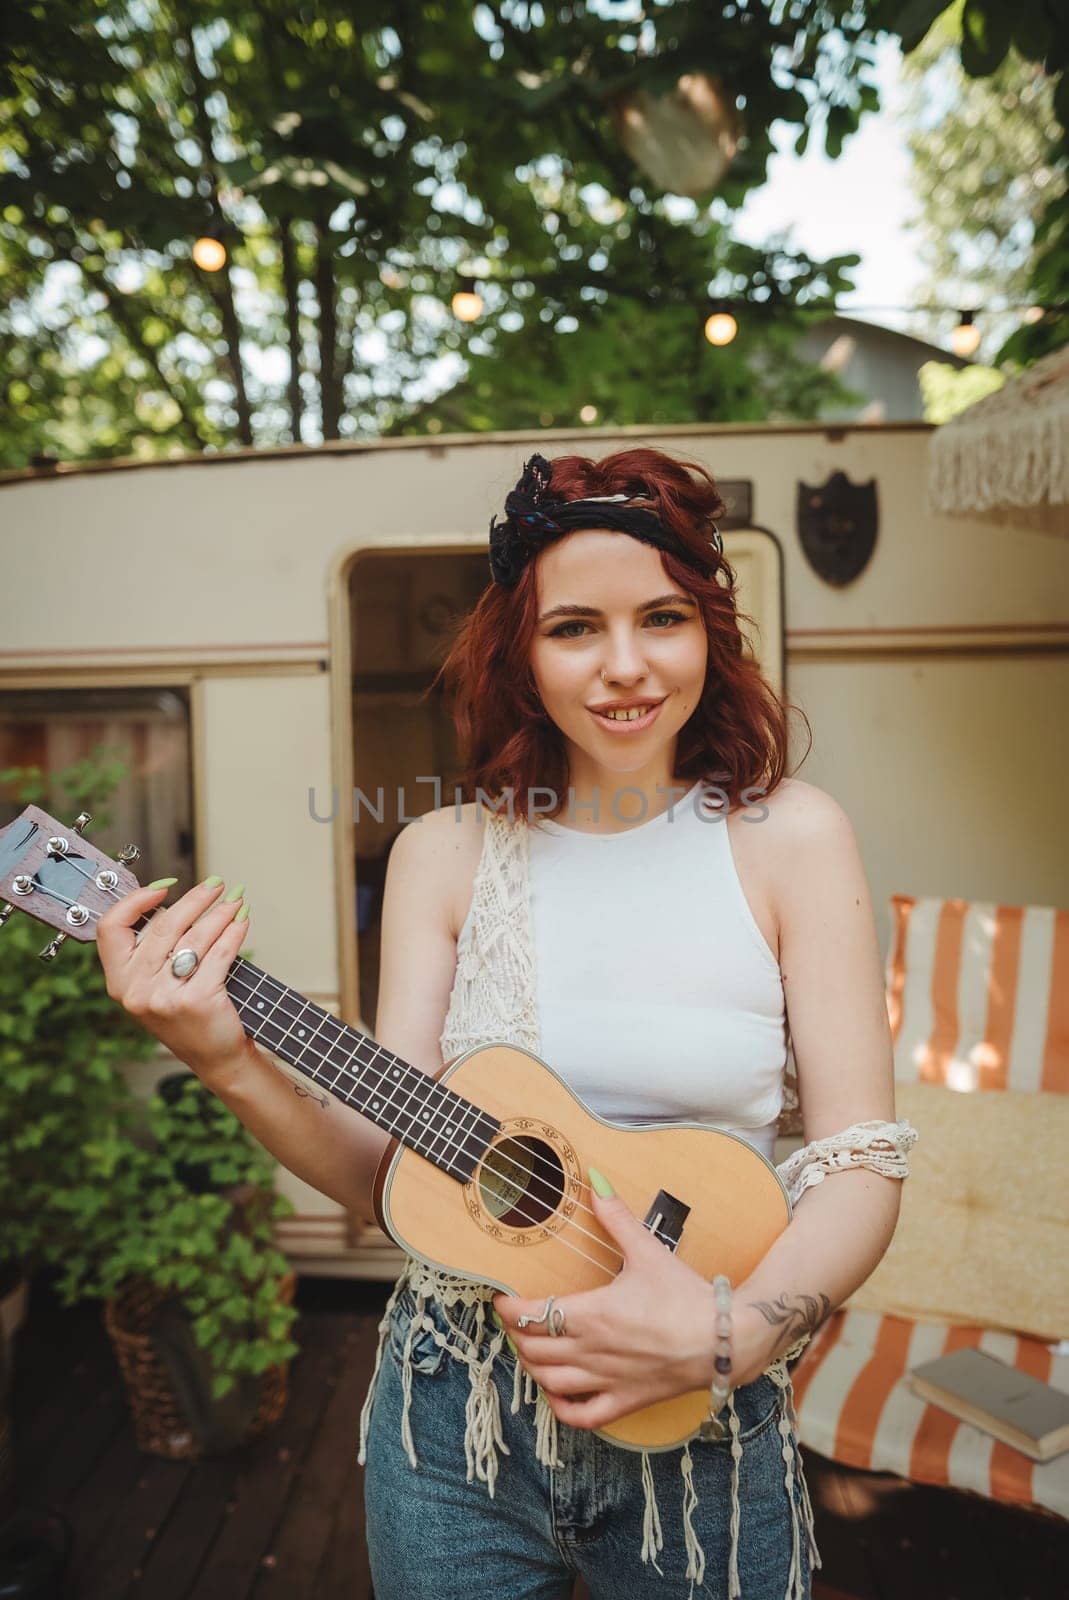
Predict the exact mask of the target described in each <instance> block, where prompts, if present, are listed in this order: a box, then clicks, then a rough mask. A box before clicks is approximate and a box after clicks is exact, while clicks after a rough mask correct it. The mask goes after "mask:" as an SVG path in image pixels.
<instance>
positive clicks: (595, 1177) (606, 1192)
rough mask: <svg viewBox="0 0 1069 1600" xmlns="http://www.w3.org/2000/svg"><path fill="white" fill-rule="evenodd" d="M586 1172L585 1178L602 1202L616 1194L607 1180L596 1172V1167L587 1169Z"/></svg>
mask: <svg viewBox="0 0 1069 1600" xmlns="http://www.w3.org/2000/svg"><path fill="white" fill-rule="evenodd" d="M586 1170H587V1176H588V1177H589V1178H590V1186H591V1188H592V1189H594V1190H595V1191H596V1192H597V1193H598V1194H600V1195H601V1198H602V1199H603V1200H607V1199H608V1198H609V1196H610V1195H614V1194H615V1193H616V1190H615V1189H614V1188H613V1186H612V1184H611V1183H610V1182H609V1180H608V1178H606V1177H604V1176H603V1175H602V1173H600V1172H599V1171H598V1169H597V1167H587V1169H586Z"/></svg>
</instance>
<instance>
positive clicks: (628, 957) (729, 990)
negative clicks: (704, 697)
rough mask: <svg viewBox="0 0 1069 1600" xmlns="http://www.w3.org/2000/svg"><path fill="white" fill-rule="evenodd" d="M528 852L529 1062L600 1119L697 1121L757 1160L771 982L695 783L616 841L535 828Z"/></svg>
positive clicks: (765, 1124) (719, 825)
mask: <svg viewBox="0 0 1069 1600" xmlns="http://www.w3.org/2000/svg"><path fill="white" fill-rule="evenodd" d="M528 840H529V855H528V860H529V869H528V870H529V892H530V912H531V930H532V939H533V945H534V969H535V995H536V1004H537V1012H538V1025H539V1038H540V1047H539V1050H538V1054H539V1055H540V1056H541V1057H542V1058H543V1060H545V1061H546V1062H548V1063H549V1065H550V1066H551V1067H553V1069H554V1070H555V1071H556V1072H558V1073H559V1074H560V1076H561V1077H562V1078H563V1079H564V1081H565V1082H566V1083H567V1084H568V1085H569V1086H570V1088H571V1089H572V1090H573V1091H574V1093H575V1094H577V1095H578V1096H579V1098H580V1099H581V1100H583V1101H584V1102H585V1103H586V1105H588V1106H589V1107H590V1109H591V1110H592V1111H595V1112H597V1113H598V1115H599V1116H602V1117H605V1118H607V1119H609V1120H611V1121H614V1122H623V1123H634V1122H680V1121H686V1122H701V1123H705V1124H707V1125H709V1126H712V1127H717V1128H724V1129H726V1130H728V1131H730V1132H733V1133H738V1134H739V1135H741V1136H742V1137H743V1138H745V1139H747V1140H749V1142H750V1143H751V1144H753V1145H754V1146H755V1147H756V1148H757V1149H758V1150H760V1151H761V1153H762V1155H764V1156H767V1157H768V1159H769V1160H772V1157H773V1151H774V1146H775V1139H776V1123H777V1118H778V1116H779V1112H780V1109H781V1106H782V1104H783V1074H784V1067H785V1064H786V1060H787V1028H786V1010H785V1005H784V997H783V980H782V977H781V974H780V970H779V963H778V962H777V960H776V957H775V955H774V954H773V952H772V950H771V949H770V947H769V945H768V942H767V940H766V939H765V936H764V934H763V933H762V932H761V930H760V928H759V927H758V926H757V923H756V921H755V920H754V916H753V913H752V912H751V910H750V907H749V904H748V902H747V900H746V897H745V895H744V893H743V889H742V885H741V883H740V881H739V876H738V872H737V870H736V867H735V858H734V855H733V852H732V848H731V843H730V840H729V838H728V830H727V826H726V823H725V821H724V819H723V816H722V814H721V811H720V809H719V802H718V800H717V797H715V796H713V795H706V794H705V792H704V785H703V783H702V782H701V781H700V780H699V782H697V783H695V784H694V786H693V787H692V788H691V789H690V791H689V792H688V793H687V794H686V795H685V796H684V797H683V798H682V799H681V800H679V801H677V802H676V803H675V805H674V806H673V807H670V808H669V810H667V811H664V812H662V813H661V814H660V815H659V816H656V817H653V818H651V819H650V820H649V821H648V822H641V823H637V824H635V825H633V826H631V827H630V828H627V829H625V830H624V831H623V832H621V833H611V834H606V833H584V832H582V831H580V830H578V829H576V828H573V827H570V826H566V825H564V824H562V823H559V822H554V821H550V820H549V819H548V818H539V819H538V820H537V821H533V822H532V825H531V826H530V828H529V829H528ZM473 909H474V908H473ZM471 922H472V910H469V912H468V916H467V917H466V919H465V921H464V925H463V927H462V928H461V930H460V936H459V940H458V956H459V954H460V952H461V951H462V950H463V948H464V946H465V944H466V941H467V939H468V935H469V932H470V929H471Z"/></svg>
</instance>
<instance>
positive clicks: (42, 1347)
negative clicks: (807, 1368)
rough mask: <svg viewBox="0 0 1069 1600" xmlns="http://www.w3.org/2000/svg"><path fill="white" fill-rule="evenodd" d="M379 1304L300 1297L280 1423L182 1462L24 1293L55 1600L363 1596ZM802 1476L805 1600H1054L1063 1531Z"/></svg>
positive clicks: (838, 1475) (1067, 1554) (87, 1332)
mask: <svg viewBox="0 0 1069 1600" xmlns="http://www.w3.org/2000/svg"><path fill="white" fill-rule="evenodd" d="M386 1292H387V1291H386V1289H385V1288H384V1287H382V1286H380V1285H365V1284H359V1283H348V1282H339V1281H334V1282H325V1281H323V1280H315V1279H305V1280H303V1281H302V1283H301V1285H300V1288H299V1291H298V1299H297V1303H298V1306H299V1307H300V1310H301V1317H300V1321H299V1322H298V1324H297V1325H296V1337H297V1339H298V1341H299V1343H300V1346H301V1354H300V1355H299V1357H298V1358H297V1359H296V1360H295V1361H294V1363H293V1366H292V1370H291V1401H290V1404H289V1406H288V1408H287V1411H286V1414H285V1416H284V1417H283V1419H282V1421H281V1422H280V1423H279V1424H278V1426H277V1427H276V1428H275V1430H274V1431H273V1432H272V1433H271V1434H270V1436H266V1437H264V1438H263V1439H261V1440H259V1441H258V1442H256V1443H255V1444H252V1445H248V1446H246V1447H245V1448H244V1449H242V1450H241V1451H239V1452H236V1453H235V1454H233V1455H230V1456H228V1457H225V1458H220V1459H217V1460H213V1461H206V1462H203V1463H200V1464H196V1465H183V1464H179V1463H175V1462H168V1461H163V1460H160V1459H157V1458H154V1457H151V1456H146V1455H141V1454H139V1453H138V1451H137V1449H136V1447H135V1444H134V1438H133V1430H132V1428H131V1426H130V1422H129V1419H128V1414H127V1410H126V1404H125V1399H124V1394H123V1390H122V1386H121V1380H120V1378H119V1373H118V1368H117V1367H116V1364H115V1361H114V1358H113V1356H112V1354H111V1347H110V1345H109V1343H108V1340H107V1337H106V1335H105V1333H104V1331H103V1328H102V1326H101V1322H100V1317H99V1313H98V1312H97V1311H95V1310H93V1309H89V1308H86V1309H82V1308H79V1309H77V1310H74V1311H62V1310H60V1309H59V1308H57V1306H56V1305H55V1302H54V1301H53V1300H52V1299H51V1297H50V1295H49V1294H48V1292H47V1290H46V1291H43V1292H42V1291H39V1290H36V1289H35V1297H34V1301H33V1305H32V1308H31V1314H30V1318H29V1321H28V1322H27V1324H26V1326H25V1327H24V1328H23V1330H22V1332H21V1333H20V1335H19V1343H18V1347H17V1352H16V1364H15V1376H14V1384H13V1391H14V1392H13V1402H14V1416H15V1464H16V1474H17V1483H18V1489H19V1500H20V1504H21V1506H22V1507H23V1508H24V1509H31V1508H32V1509H34V1510H41V1509H44V1508H49V1507H51V1508H54V1509H56V1510H58V1511H60V1512H61V1513H62V1514H63V1515H64V1516H65V1517H66V1518H67V1519H68V1520H69V1522H70V1524H71V1525H72V1528H73V1532H74V1551H73V1556H72V1561H71V1565H70V1569H69V1574H68V1581H67V1586H66V1589H65V1591H64V1600H281V1597H283V1596H284V1597H285V1600H312V1597H313V1596H314V1597H315V1600H364V1597H367V1596H370V1595H371V1585H370V1579H369V1573H368V1563H367V1554H366V1550H365V1547H364V1541H363V1517H362V1496H361V1470H360V1468H359V1467H358V1466H357V1464H356V1432H357V1418H358V1413H359V1408H360V1405H361V1402H362V1399H363V1395H364V1392H365V1389H366V1386H367V1381H368V1377H369V1374H370V1370H371V1363H372V1361H373V1357H374V1346H375V1326H376V1323H377V1321H378V1318H379V1316H380V1315H381V1307H382V1305H383V1302H384V1300H385V1296H386ZM806 1470H807V1478H808V1481H809V1486H810V1492H811V1494H812V1498H813V1505H814V1512H815V1517H816V1531H817V1543H818V1546H819V1548H820V1552H821V1555H822V1557H823V1563H824V1564H823V1568H822V1570H821V1571H820V1572H819V1573H818V1574H817V1575H816V1581H815V1587H814V1600H843V1597H847V1596H849V1597H853V1600H1054V1597H1055V1596H1060V1595H1062V1594H1064V1593H1065V1592H1066V1582H1065V1578H1066V1572H1067V1571H1069V1525H1066V1524H1061V1523H1057V1522H1054V1521H1053V1520H1051V1521H1048V1520H1047V1519H1043V1518H1039V1517H1033V1516H1031V1515H1029V1514H1028V1513H1026V1512H1019V1511H1015V1510H1012V1509H1010V1508H1004V1507H999V1506H994V1505H992V1504H990V1503H989V1502H986V1501H982V1500H980V1499H978V1498H977V1497H974V1496H969V1495H961V1494H956V1493H952V1492H948V1491H941V1490H935V1489H925V1488H915V1487H913V1486H911V1485H908V1484H904V1483H902V1481H901V1480H899V1479H897V1478H894V1477H891V1476H889V1475H887V1474H876V1473H858V1472H850V1471H844V1470H842V1469H840V1468H838V1467H835V1466H833V1465H832V1464H831V1463H830V1462H826V1461H825V1460H823V1458H821V1457H819V1456H816V1455H814V1454H813V1453H812V1452H807V1453H806ZM493 1600H508V1597H505V1596H495V1597H493ZM747 1600H750V1597H747Z"/></svg>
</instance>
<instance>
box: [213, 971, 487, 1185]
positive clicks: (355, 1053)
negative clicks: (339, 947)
mask: <svg viewBox="0 0 1069 1600" xmlns="http://www.w3.org/2000/svg"><path fill="white" fill-rule="evenodd" d="M226 988H227V993H228V994H229V995H230V998H231V999H232V1000H233V1002H234V1005H235V1007H236V1008H237V1012H238V1015H239V1016H240V1017H241V1021H242V1025H243V1026H244V1028H245V1031H246V1033H247V1034H249V1036H250V1037H251V1038H252V1039H254V1040H255V1041H256V1042H257V1043H258V1044H262V1045H264V1046H265V1047H266V1048H267V1049H268V1050H270V1051H272V1052H273V1053H274V1054H275V1055H277V1056H280V1057H281V1058H282V1060H283V1061H288V1062H289V1063H290V1065H291V1066H294V1067H296V1068H297V1070H298V1071H299V1072H302V1073H304V1075H305V1076H306V1077H307V1078H310V1079H311V1080H312V1082H314V1083H316V1084H318V1085H319V1087H320V1088H322V1089H325V1090H326V1091H327V1092H328V1093H329V1094H332V1095H334V1096H335V1097H336V1098H337V1099H339V1100H342V1101H343V1102H344V1103H345V1104H346V1105H349V1106H352V1107H353V1108H354V1109H355V1110H357V1111H359V1112H360V1113H361V1114H362V1115H363V1116H365V1117H367V1118H368V1119H369V1120H370V1121H371V1122H374V1123H375V1124H376V1126H377V1127H380V1128H384V1129H385V1130H386V1131H387V1132H388V1133H390V1134H392V1135H393V1137H394V1138H395V1139H399V1140H400V1141H401V1143H402V1144H404V1145H407V1146H408V1148H409V1149H410V1150H415V1151H416V1152H417V1153H418V1154H419V1155H421V1156H424V1157H426V1159H427V1160H428V1161H432V1162H433V1163H434V1165H435V1166H436V1167H440V1168H441V1169H442V1171H443V1172H448V1173H449V1175H450V1176H451V1177H453V1178H456V1179H457V1180H458V1181H459V1182H461V1183H467V1182H470V1180H471V1178H472V1175H473V1173H474V1171H475V1168H476V1166H477V1165H478V1163H479V1162H480V1161H481V1160H482V1158H483V1157H484V1156H485V1154H486V1151H487V1148H488V1146H489V1144H490V1142H491V1140H492V1139H493V1138H494V1137H495V1136H496V1135H497V1134H498V1133H500V1131H501V1124H500V1123H499V1122H498V1121H497V1120H496V1119H495V1118H494V1117H492V1116H490V1115H489V1113H488V1112H485V1111H482V1110H480V1108H479V1107H478V1106H476V1105H473V1104H472V1103H471V1101H470V1100H465V1099H464V1098H463V1096H462V1095H458V1094H455V1093H454V1092H453V1090H452V1089H450V1088H448V1087H447V1086H446V1085H444V1084H440V1083H438V1082H437V1081H436V1080H435V1079H434V1078H431V1077H429V1076H428V1075H427V1073H425V1072H421V1071H420V1070H419V1069H418V1068H417V1067H412V1066H409V1064H408V1062H407V1061H403V1060H402V1059H401V1057H400V1056H396V1055H394V1054H393V1053H392V1052H391V1051H389V1050H386V1049H385V1048H384V1047H383V1046H382V1045H380V1044H376V1042H375V1040H374V1039H371V1038H369V1037H368V1035H367V1034H363V1033H358V1032H357V1030H356V1029H355V1028H350V1027H349V1026H348V1025H347V1024H346V1023H344V1022H339V1021H338V1019H337V1017H333V1016H331V1014H330V1012H329V1011H324V1009H323V1007H322V1006H317V1005H315V1004H314V1003H313V1002H312V1001H311V1000H306V999H305V998H304V996H303V995H302V994H298V992H297V991H296V990H295V989H290V988H287V986H286V985H285V984H284V983H280V982H279V981H278V979H277V978H272V977H270V976H269V975H268V974H267V973H266V972H262V971H261V970H260V968H259V967H256V966H254V965H253V964H252V962H251V961H245V960H241V959H239V960H237V961H235V963H234V965H233V966H232V967H231V969H230V971H229V973H228V974H227V979H226Z"/></svg>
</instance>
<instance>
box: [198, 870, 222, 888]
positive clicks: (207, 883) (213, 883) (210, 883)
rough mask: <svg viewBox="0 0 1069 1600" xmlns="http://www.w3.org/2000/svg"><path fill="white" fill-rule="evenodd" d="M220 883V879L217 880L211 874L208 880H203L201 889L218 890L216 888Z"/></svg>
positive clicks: (213, 874)
mask: <svg viewBox="0 0 1069 1600" xmlns="http://www.w3.org/2000/svg"><path fill="white" fill-rule="evenodd" d="M222 881H223V880H222V878H217V877H216V876H215V873H214V872H213V873H212V875H211V877H210V878H205V879H204V881H203V883H202V884H201V888H202V889H218V887H219V885H220V884H221V883H222Z"/></svg>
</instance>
